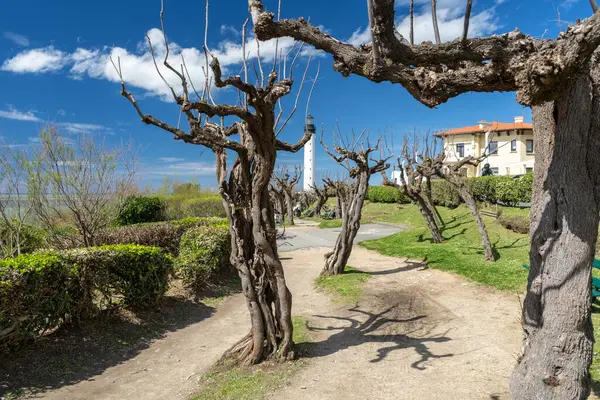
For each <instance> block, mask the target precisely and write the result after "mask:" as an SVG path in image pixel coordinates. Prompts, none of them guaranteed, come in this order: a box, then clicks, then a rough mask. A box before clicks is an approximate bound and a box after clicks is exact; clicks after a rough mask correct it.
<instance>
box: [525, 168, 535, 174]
mask: <svg viewBox="0 0 600 400" xmlns="http://www.w3.org/2000/svg"><path fill="white" fill-rule="evenodd" d="M525 173H526V174H532V173H533V168H525Z"/></svg>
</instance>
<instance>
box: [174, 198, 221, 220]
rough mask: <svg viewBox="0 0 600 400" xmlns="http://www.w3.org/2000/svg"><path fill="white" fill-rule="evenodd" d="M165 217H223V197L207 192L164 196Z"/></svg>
mask: <svg viewBox="0 0 600 400" xmlns="http://www.w3.org/2000/svg"><path fill="white" fill-rule="evenodd" d="M164 200H165V202H166V204H167V219H169V220H173V219H182V218H187V217H220V218H224V217H226V216H227V214H225V208H224V207H223V199H221V196H219V195H217V194H207V195H204V196H202V197H192V198H190V197H186V196H166V197H164Z"/></svg>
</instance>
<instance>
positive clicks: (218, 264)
mask: <svg viewBox="0 0 600 400" xmlns="http://www.w3.org/2000/svg"><path fill="white" fill-rule="evenodd" d="M230 254H231V235H230V233H229V228H228V227H227V226H224V225H213V226H199V227H196V228H191V229H189V230H187V231H186V232H185V233H184V234H183V236H182V237H181V243H180V245H179V256H178V257H177V260H176V261H175V268H176V269H177V271H178V272H179V274H180V276H181V278H182V279H183V283H184V285H185V286H186V287H187V288H189V289H192V290H193V291H198V290H199V289H201V288H202V287H203V286H204V284H205V283H206V282H207V281H208V280H209V279H210V278H211V277H213V276H214V275H215V274H219V273H222V272H227V270H229V269H230V266H231V264H230V262H229V256H230Z"/></svg>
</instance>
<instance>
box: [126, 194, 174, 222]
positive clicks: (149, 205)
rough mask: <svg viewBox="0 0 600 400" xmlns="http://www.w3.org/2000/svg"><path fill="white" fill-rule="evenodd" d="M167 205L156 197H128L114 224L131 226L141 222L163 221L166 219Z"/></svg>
mask: <svg viewBox="0 0 600 400" xmlns="http://www.w3.org/2000/svg"><path fill="white" fill-rule="evenodd" d="M166 209H167V204H166V203H165V201H164V199H162V198H161V197H158V196H130V197H128V198H127V199H126V200H125V202H124V204H123V206H122V207H121V209H120V210H119V214H118V215H117V219H116V221H115V222H116V224H117V225H120V226H123V225H132V224H139V223H142V222H157V221H163V220H164V219H165V217H166Z"/></svg>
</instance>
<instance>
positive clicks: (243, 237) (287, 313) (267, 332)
mask: <svg viewBox="0 0 600 400" xmlns="http://www.w3.org/2000/svg"><path fill="white" fill-rule="evenodd" d="M261 151H262V152H263V154H261V153H260V152H261ZM221 156H222V155H217V165H218V166H219V164H220V162H219V158H220V157H221ZM246 163H247V161H242V162H241V163H240V164H237V166H234V170H233V171H232V172H231V173H230V174H231V177H230V179H229V184H228V185H226V186H224V187H222V188H221V193H222V195H223V198H224V205H225V208H226V211H227V216H228V220H229V230H230V232H231V244H232V246H231V247H232V251H231V257H230V260H231V263H232V264H233V265H234V266H235V267H236V269H237V271H238V274H239V276H240V279H241V283H242V292H243V293H244V296H245V297H246V303H247V305H248V310H249V311H250V321H251V327H252V328H251V330H250V332H249V333H248V334H247V335H246V336H245V337H244V338H243V339H242V340H240V341H239V342H238V343H237V344H236V345H234V346H233V347H232V348H231V349H229V350H228V351H227V352H226V353H225V355H224V357H233V358H236V359H237V360H239V361H240V362H242V363H243V364H247V365H250V364H256V363H259V362H261V361H263V360H265V359H277V360H288V359H291V358H293V357H294V352H293V345H294V343H293V341H292V330H293V328H292V316H291V310H292V295H291V293H290V291H289V290H288V288H287V286H286V283H285V278H284V274H283V267H282V265H281V262H280V261H279V256H278V254H277V242H276V229H275V221H274V213H273V209H272V204H271V202H270V200H269V192H268V183H269V179H270V176H271V174H272V172H273V169H274V165H275V151H274V149H273V150H272V151H269V147H268V146H265V147H264V148H261V147H259V146H257V149H256V153H255V154H254V161H253V166H252V167H250V166H249V165H247V164H246ZM250 168H252V174H251V175H252V176H250V175H249V174H248V172H246V171H249V170H250ZM224 173H225V171H222V172H221V174H224ZM219 181H220V182H222V181H223V179H219Z"/></svg>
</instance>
